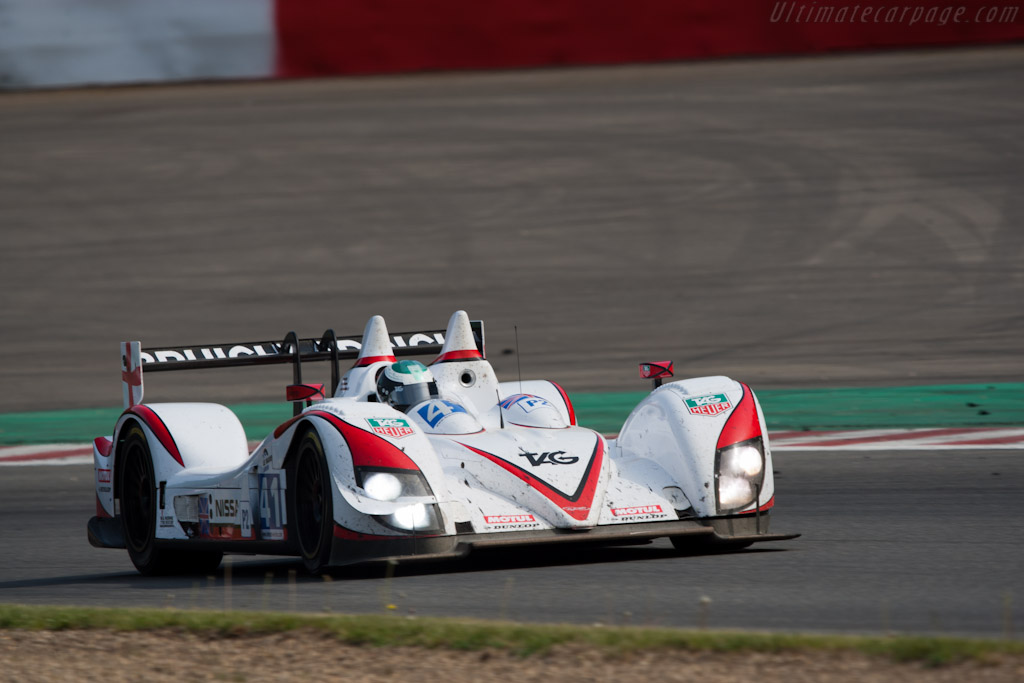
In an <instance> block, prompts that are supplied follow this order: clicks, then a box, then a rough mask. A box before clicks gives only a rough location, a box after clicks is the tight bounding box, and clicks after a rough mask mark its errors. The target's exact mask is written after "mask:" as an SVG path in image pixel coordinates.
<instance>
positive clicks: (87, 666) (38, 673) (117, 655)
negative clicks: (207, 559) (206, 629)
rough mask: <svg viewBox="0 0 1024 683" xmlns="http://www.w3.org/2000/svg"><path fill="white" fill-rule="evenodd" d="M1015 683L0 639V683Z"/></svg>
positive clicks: (112, 637) (46, 636)
mask: <svg viewBox="0 0 1024 683" xmlns="http://www.w3.org/2000/svg"><path fill="white" fill-rule="evenodd" d="M293 679H294V680H344V681H416V680H422V681H436V680H444V681H446V683H462V682H463V681H467V682H468V681H473V682H476V681H504V680H514V681H516V682H517V683H522V682H524V681H544V682H545V683H548V682H549V681H552V680H556V681H561V682H565V683H568V682H571V681H616V682H617V683H629V682H630V681H643V682H644V683H647V682H648V681H651V680H659V681H691V680H700V681H703V682H705V683H717V682H718V681H755V680H756V681H758V683H770V682H772V681H780V682H781V681H786V682H787V683H794V682H799V681H815V682H818V683H821V682H831V681H858V682H860V683H864V682H870V681H879V682H882V681H885V682H888V681H894V680H898V681H901V683H915V682H916V681H951V682H953V681H955V682H956V683H961V682H962V681H972V682H987V681H1020V680H1024V658H1021V657H1008V656H993V657H992V658H990V659H986V660H984V661H971V662H960V663H955V664H949V665H944V666H939V667H929V666H927V665H925V664H921V663H913V664H900V663H895V662H892V661H891V660H888V659H884V658H878V657H870V656H867V655H863V654H859V653H856V652H842V653H837V652H826V651H811V652H802V653H794V652H787V653H778V654H767V653H754V652H738V653H710V652H685V651H672V652H666V651H647V652H634V653H630V654H625V655H609V654H606V653H598V652H596V651H595V650H591V649H588V648H586V647H580V646H564V647H563V646H559V647H556V648H554V649H553V650H551V651H550V652H548V653H547V654H543V655H534V656H527V657H521V656H518V655H516V654H513V653H509V652H505V651H495V650H483V651H472V652H470V651H458V650H445V649H437V650H429V649H423V648H374V647H360V646H353V645H344V644H339V643H338V642H337V641H336V640H334V639H332V638H331V637H330V636H327V635H324V634H320V633H314V632H310V631H305V632H304V631H293V632H289V633H285V634H273V635H260V636H253V635H245V636H238V637H224V636H217V637H209V636H202V635H196V634H193V633H184V632H175V631H147V632H138V631H136V632H112V631H103V630H82V631H75V630H71V631H20V630H8V631H0V681H19V682H20V681H26V682H27V681H66V680H75V681H103V682H104V683H113V682H116V681H147V682H148V681H175V682H177V681H181V680H189V681H207V680H208V681H286V680H293Z"/></svg>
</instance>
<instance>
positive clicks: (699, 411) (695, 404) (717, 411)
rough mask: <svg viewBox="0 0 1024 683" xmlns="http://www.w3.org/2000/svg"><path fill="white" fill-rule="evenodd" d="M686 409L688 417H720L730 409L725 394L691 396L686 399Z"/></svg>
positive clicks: (730, 405)
mask: <svg viewBox="0 0 1024 683" xmlns="http://www.w3.org/2000/svg"><path fill="white" fill-rule="evenodd" d="M686 408H687V410H689V411H690V415H708V416H712V417H713V416H715V415H721V414H722V413H724V412H725V411H727V410H729V409H730V408H732V403H730V402H729V397H728V396H726V395H725V394H708V395H706V396H693V397H691V398H688V399H686Z"/></svg>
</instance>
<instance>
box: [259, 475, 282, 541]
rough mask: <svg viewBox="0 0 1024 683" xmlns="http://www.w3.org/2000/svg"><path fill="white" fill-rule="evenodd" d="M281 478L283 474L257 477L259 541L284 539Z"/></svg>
mask: <svg viewBox="0 0 1024 683" xmlns="http://www.w3.org/2000/svg"><path fill="white" fill-rule="evenodd" d="M283 477H284V473H283V472H263V473H260V475H259V481H260V538H261V539H266V540H270V541H283V540H285V538H286V535H285V522H286V521H287V520H286V519H285V509H284V487H283V486H282V484H283V481H282V480H283Z"/></svg>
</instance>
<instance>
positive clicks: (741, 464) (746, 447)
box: [716, 437, 764, 512]
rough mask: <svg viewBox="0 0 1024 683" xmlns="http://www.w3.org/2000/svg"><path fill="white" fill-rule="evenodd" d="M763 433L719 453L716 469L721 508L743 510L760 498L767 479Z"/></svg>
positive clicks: (722, 510) (722, 509)
mask: <svg viewBox="0 0 1024 683" xmlns="http://www.w3.org/2000/svg"><path fill="white" fill-rule="evenodd" d="M762 449H763V446H762V443H761V439H760V437H758V438H757V439H752V440H751V441H746V442H744V443H741V444H737V445H735V446H730V447H729V448H725V449H723V450H721V451H719V453H718V459H717V460H718V463H717V464H718V471H717V473H716V481H717V492H718V510H719V512H728V511H736V510H742V509H743V508H745V507H747V506H748V505H750V504H751V503H753V502H754V500H755V499H756V498H757V494H758V491H759V490H760V488H761V483H762V481H763V480H764V452H763V450H762Z"/></svg>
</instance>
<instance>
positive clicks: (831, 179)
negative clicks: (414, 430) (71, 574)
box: [0, 46, 1024, 412]
mask: <svg viewBox="0 0 1024 683" xmlns="http://www.w3.org/2000/svg"><path fill="white" fill-rule="evenodd" d="M1022 67H1024V47H1015V46H1011V47H1006V48H998V49H985V50H951V51H945V52H935V53H929V52H922V53H903V54H885V55H858V56H842V57H828V58H814V59H791V60H761V61H725V62H715V63H703V64H682V65H666V66H646V67H621V68H610V69H576V70H552V71H534V72H509V73H500V74H468V75H467V74H453V75H425V76H410V77H390V78H367V79H342V80H324V81H309V82H285V83H257V84H242V85H234V86H223V85H217V86H188V87H174V88H139V89H113V90H107V91H102V90H101V91H80V92H68V93H38V94H24V95H22V94H16V95H11V94H7V95H3V96H0V150H2V153H0V230H2V232H0V319H2V320H3V321H4V323H3V330H2V332H0V386H2V387H3V389H4V390H3V391H2V392H0V411H2V412H11V411H18V410H37V409H54V408H75V407H96V406H108V405H114V404H116V403H118V401H119V398H120V388H119V386H118V383H119V375H118V358H117V346H116V344H117V342H118V341H121V340H123V339H128V338H132V339H141V340H142V341H143V344H144V345H146V344H149V345H157V344H164V343H215V342H216V343H219V342H230V341H250V340H262V339H275V338H278V337H281V338H283V336H284V334H285V332H287V331H288V330H289V329H295V330H297V331H298V332H299V333H300V334H303V335H309V336H312V335H319V334H320V333H321V332H322V331H323V330H324V328H326V327H333V328H335V329H336V330H337V331H338V332H339V333H352V332H355V333H358V332H360V331H361V330H362V328H363V325H364V324H365V321H366V320H367V318H368V317H369V316H370V315H372V314H375V313H381V314H383V315H384V316H385V318H386V319H388V320H389V322H390V324H391V326H392V328H394V329H395V331H400V330H402V329H405V328H415V327H420V326H426V327H435V326H438V327H439V326H443V325H444V323H445V321H446V320H447V318H448V316H449V315H450V314H451V312H452V311H453V310H455V309H456V308H464V309H466V310H468V311H469V312H470V314H471V316H473V317H480V318H483V319H485V320H486V321H487V323H488V333H489V339H490V344H489V347H488V351H489V354H490V356H491V358H492V360H493V361H494V362H495V363H496V366H497V367H496V369H497V370H498V372H499V374H501V375H503V376H506V377H508V376H514V374H515V372H516V362H515V357H514V356H513V355H511V354H508V355H502V351H503V350H505V349H511V348H512V347H513V325H518V328H519V340H520V350H521V354H520V357H521V361H522V370H523V373H524V375H526V376H543V377H551V378H552V379H556V380H558V381H559V382H561V383H562V384H563V385H564V386H565V387H566V388H567V389H568V390H569V391H570V392H572V391H582V390H606V389H607V390H630V389H637V388H640V385H639V384H638V383H637V380H636V379H635V376H636V366H635V364H636V363H637V362H638V361H641V360H660V359H662V358H672V359H674V360H675V361H676V363H677V367H678V369H679V371H680V373H683V374H687V375H699V374H727V375H730V376H734V377H738V378H741V379H743V380H744V381H747V382H748V383H750V384H751V385H752V386H755V387H769V386H794V385H800V386H807V385H820V384H824V385H832V386H840V385H851V384H875V385H884V384H905V383H915V382H932V383H943V382H953V381H975V380H976V381H991V380H994V379H1001V380H1004V381H1012V380H1017V381H1019V380H1021V379H1024V360H1022V355H1021V353H1020V339H1021V336H1022V334H1024V316H1022V315H1021V310H1020V302H1021V301H1024V270H1022V268H1021V265H1020V264H1021V263H1022V259H1024V229H1022V227H1024V226H1022V224H1024V220H1022V219H1024V194H1022V193H1021V192H1020V187H1021V181H1022V170H1021V169H1022V168H1024V163H1022V162H1024V90H1022V89H1021V88H1020V87H1019V85H1020V84H1019V77H1020V73H1021V71H1022ZM183 374H186V375H188V376H187V377H182V376H181V375H177V376H174V377H170V376H167V375H162V376H160V377H159V379H158V380H157V379H153V378H151V383H150V384H149V389H150V391H149V392H148V396H149V400H168V399H190V400H195V399H196V398H197V397H203V398H211V399H214V400H218V401H229V402H239V401H245V400H276V399H279V398H280V396H281V392H282V384H284V383H285V382H286V381H287V373H286V372H284V371H282V370H280V369H276V370H269V371H267V372H266V373H255V372H250V371H238V370H225V371H222V372H219V373H217V374H213V375H209V374H203V373H200V374H199V375H196V374H195V373H183ZM197 385H204V386H205V387H206V388H207V391H204V392H197V391H196V390H195V387H196V386H197Z"/></svg>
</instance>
